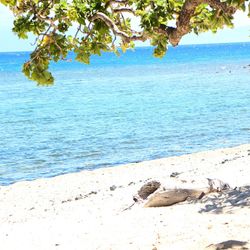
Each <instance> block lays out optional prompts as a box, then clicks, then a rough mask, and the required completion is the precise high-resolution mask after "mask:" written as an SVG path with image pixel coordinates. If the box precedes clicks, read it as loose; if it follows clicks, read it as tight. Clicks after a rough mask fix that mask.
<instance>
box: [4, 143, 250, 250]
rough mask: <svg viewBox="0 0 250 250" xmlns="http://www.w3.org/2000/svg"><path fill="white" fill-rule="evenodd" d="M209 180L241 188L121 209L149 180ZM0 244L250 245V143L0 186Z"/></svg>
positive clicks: (44, 249) (195, 183)
mask: <svg viewBox="0 0 250 250" xmlns="http://www.w3.org/2000/svg"><path fill="white" fill-rule="evenodd" d="M173 172H178V173H179V175H177V176H176V177H170V175H171V173H173ZM206 178H218V179H220V180H222V181H224V182H227V183H228V184H229V185H230V186H231V187H232V188H236V187H237V190H239V191H237V192H234V191H232V192H230V193H227V194H219V193H211V194H209V195H208V196H206V197H204V198H203V199H201V200H198V201H196V202H187V201H186V202H183V203H179V204H176V205H173V206H169V207H161V208H144V207H143V206H141V205H138V204H135V205H134V206H133V207H131V209H127V210H124V209H126V208H128V207H129V206H130V205H131V204H133V195H134V194H136V193H137V191H138V189H139V188H140V187H141V186H142V185H143V184H144V183H145V182H146V181H148V180H159V181H160V182H161V183H164V184H165V185H166V186H168V187H170V188H175V187H182V186H185V187H202V186H204V185H206ZM239 187H242V188H241V189H239ZM223 242H224V243H223ZM219 243H221V244H219ZM218 244H219V245H218ZM223 247H224V248H223ZM0 249H2V250H9V249H25V250H29V249H32V250H36V249H39V250H40V249H41V250H49V249H70V250H73V249H82V250H83V249H84V250H85V249H86V250H91V249H105V250H106V249H124V250H125V249H154V250H156V249H157V250H159V249H171V250H172V249H178V250H180V249H190V250H191V249H192V250H193V249H250V144H247V145H241V146H238V147H235V148H228V149H219V150H214V151H207V152H200V153H195V154H190V155H184V156H180V157H170V158H164V159H159V160H153V161H146V162H141V163H134V164H128V165H124V166H117V167H112V168H106V169H98V170H94V171H82V172H79V173H73V174H67V175H62V176H58V177H54V178H49V179H38V180H35V181H27V182H19V183H16V184H13V185H10V186H1V187H0Z"/></svg>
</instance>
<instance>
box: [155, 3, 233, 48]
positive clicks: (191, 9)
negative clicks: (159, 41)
mask: <svg viewBox="0 0 250 250" xmlns="http://www.w3.org/2000/svg"><path fill="white" fill-rule="evenodd" d="M203 3H205V4H208V5H210V7H212V8H213V9H218V10H221V11H223V12H224V13H225V14H228V15H230V16H231V15H233V14H234V13H235V12H236V10H237V8H235V7H233V6H228V5H227V3H225V2H220V0H186V1H185V3H184V5H183V7H182V10H181V12H180V14H179V17H178V19H177V22H176V28H174V27H168V26H166V25H160V27H159V28H157V29H156V32H158V33H161V34H165V35H167V36H168V38H169V41H170V43H171V44H172V45H173V46H177V45H178V44H179V42H180V40H181V38H182V37H183V36H184V35H186V34H187V33H189V32H190V30H191V28H190V20H191V18H192V17H193V16H194V13H195V10H196V7H198V6H199V5H200V4H203Z"/></svg>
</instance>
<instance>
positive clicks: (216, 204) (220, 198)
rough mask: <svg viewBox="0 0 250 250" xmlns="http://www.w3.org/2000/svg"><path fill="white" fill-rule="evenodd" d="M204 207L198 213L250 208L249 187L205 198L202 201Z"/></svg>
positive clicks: (217, 212)
mask: <svg viewBox="0 0 250 250" xmlns="http://www.w3.org/2000/svg"><path fill="white" fill-rule="evenodd" d="M202 203H205V207H204V208H202V209H201V210H200V211H199V212H200V213H205V212H212V213H216V214H219V213H222V212H225V210H226V211H227V212H230V211H232V210H233V209H235V208H237V207H238V208H240V207H249V208H250V186H242V187H240V188H236V189H233V190H230V191H227V192H223V193H220V194H219V195H216V196H214V197H211V196H207V197H206V198H205V199H203V201H202Z"/></svg>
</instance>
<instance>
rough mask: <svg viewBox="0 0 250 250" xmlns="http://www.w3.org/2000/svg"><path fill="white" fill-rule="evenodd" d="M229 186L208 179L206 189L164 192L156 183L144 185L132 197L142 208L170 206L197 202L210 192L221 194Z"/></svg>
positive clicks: (158, 183) (181, 189) (179, 189)
mask: <svg viewBox="0 0 250 250" xmlns="http://www.w3.org/2000/svg"><path fill="white" fill-rule="evenodd" d="M228 189H230V186H229V185H228V184H226V183H224V182H222V181H221V180H218V179H208V187H207V188H196V189H186V188H177V189H169V190H166V189H165V188H164V187H162V185H161V183H160V182H158V181H150V182H147V183H146V184H144V185H143V186H142V187H141V188H140V190H139V191H138V193H137V194H136V195H135V196H134V201H135V202H138V203H143V204H144V207H164V206H171V205H174V204H176V203H179V202H183V201H186V200H187V199H191V200H197V199H201V198H202V197H204V196H205V195H206V194H209V193H212V192H222V191H223V190H228Z"/></svg>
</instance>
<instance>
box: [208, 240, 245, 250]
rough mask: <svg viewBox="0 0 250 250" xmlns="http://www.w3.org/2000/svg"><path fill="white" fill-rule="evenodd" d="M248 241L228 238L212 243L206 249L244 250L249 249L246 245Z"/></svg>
mask: <svg viewBox="0 0 250 250" xmlns="http://www.w3.org/2000/svg"><path fill="white" fill-rule="evenodd" d="M246 245H247V242H245V241H239V240H227V241H223V242H220V243H217V244H211V245H209V246H207V247H206V249H211V250H212V249H214V250H215V249H216V250H220V249H238V250H240V249H242V250H246V249H249V248H248V247H246Z"/></svg>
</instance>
